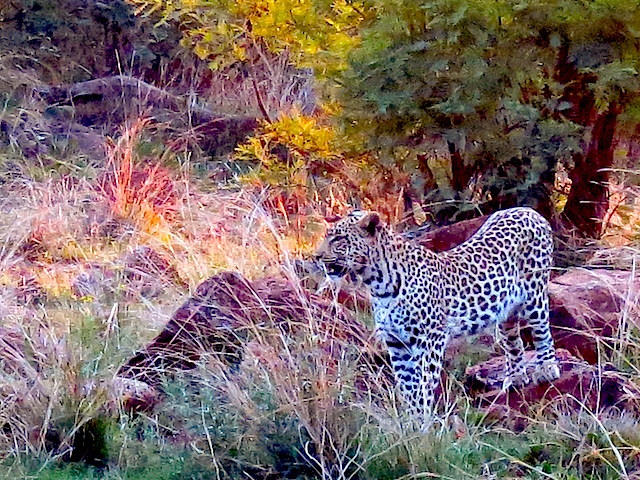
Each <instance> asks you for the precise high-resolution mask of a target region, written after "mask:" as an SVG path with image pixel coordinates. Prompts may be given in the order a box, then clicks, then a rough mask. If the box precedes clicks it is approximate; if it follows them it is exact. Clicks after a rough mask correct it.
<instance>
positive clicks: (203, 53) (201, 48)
mask: <svg viewBox="0 0 640 480" xmlns="http://www.w3.org/2000/svg"><path fill="white" fill-rule="evenodd" d="M193 53H195V54H196V55H197V56H198V58H199V59H200V60H204V59H205V58H207V57H208V56H209V49H208V48H207V47H206V45H205V44H204V43H201V42H200V43H196V44H195V46H194V47H193Z"/></svg>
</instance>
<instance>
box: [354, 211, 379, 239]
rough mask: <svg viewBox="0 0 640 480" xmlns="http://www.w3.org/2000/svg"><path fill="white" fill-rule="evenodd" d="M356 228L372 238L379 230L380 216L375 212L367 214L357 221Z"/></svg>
mask: <svg viewBox="0 0 640 480" xmlns="http://www.w3.org/2000/svg"><path fill="white" fill-rule="evenodd" d="M358 226H359V227H360V228H362V229H363V230H364V231H365V232H367V234H368V235H369V236H370V237H373V236H375V234H376V233H377V232H378V230H379V229H380V215H378V214H377V213H376V212H370V213H367V214H366V215H365V216H364V217H362V218H361V219H360V220H359V221H358Z"/></svg>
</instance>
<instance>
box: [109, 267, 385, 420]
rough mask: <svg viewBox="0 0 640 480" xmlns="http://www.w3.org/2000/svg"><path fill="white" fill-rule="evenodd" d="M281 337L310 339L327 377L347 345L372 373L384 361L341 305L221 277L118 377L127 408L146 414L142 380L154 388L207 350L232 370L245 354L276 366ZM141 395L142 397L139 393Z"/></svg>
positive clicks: (281, 286)
mask: <svg viewBox="0 0 640 480" xmlns="http://www.w3.org/2000/svg"><path fill="white" fill-rule="evenodd" d="M283 338H287V339H289V338H291V339H293V342H297V344H300V345H302V344H304V341H305V340H308V339H309V338H313V339H314V342H313V343H314V345H315V346H314V347H313V350H309V351H308V354H309V355H311V356H315V357H316V358H321V359H322V360H321V362H323V363H324V369H325V370H324V371H325V374H326V376H327V377H328V378H331V377H332V376H336V377H339V372H338V371H337V368H336V365H337V363H338V362H339V361H340V360H341V359H342V355H343V354H344V349H345V348H346V347H345V346H347V345H349V346H354V345H357V346H358V349H359V351H360V352H362V359H363V361H365V362H366V363H368V364H369V365H370V366H372V368H375V366H376V365H380V364H381V362H382V363H384V359H381V357H380V351H379V346H378V344H377V343H376V342H375V341H374V340H373V339H372V338H371V332H370V331H369V330H368V329H367V328H366V327H365V326H364V325H362V323H361V322H359V321H356V319H355V318H354V317H353V316H352V315H351V314H350V313H349V312H348V311H347V310H345V309H344V308H342V306H340V305H339V304H338V303H335V302H329V301H327V300H325V299H323V298H321V297H319V296H317V295H314V294H311V293H309V292H307V291H305V290H302V289H301V288H300V287H299V285H297V284H294V283H292V282H290V281H288V280H286V279H284V278H279V277H266V278H262V279H259V280H256V281H253V282H251V281H249V280H247V279H246V278H244V277H242V276H241V275H239V274H237V273H233V272H222V273H220V274H218V275H215V276H213V277H211V278H209V279H208V280H206V281H205V282H203V283H202V284H201V285H200V286H199V287H198V288H197V290H196V292H195V294H194V295H193V296H192V297H191V298H189V299H188V300H187V301H186V302H185V303H184V304H183V305H182V306H181V307H180V308H179V309H178V310H177V311H176V312H175V314H174V315H173V317H172V318H171V320H169V322H168V323H167V324H166V326H165V327H164V329H163V330H162V331H161V332H160V333H159V334H158V335H157V337H156V338H155V339H154V340H153V341H152V342H151V343H150V344H148V345H147V346H146V347H145V348H144V349H143V350H142V351H140V352H138V353H137V354H135V355H134V356H133V357H132V358H131V359H129V361H127V362H126V363H125V364H124V365H123V366H122V367H120V369H119V371H118V373H117V375H116V376H117V378H118V379H126V380H127V381H122V380H119V382H120V383H121V384H123V385H127V386H128V388H126V389H122V390H123V393H124V396H125V397H126V399H127V404H128V405H129V406H135V407H137V408H143V409H147V408H150V407H153V403H154V402H156V401H157V400H158V398H159V397H158V396H157V395H156V393H155V391H154V390H149V389H147V388H146V387H145V388H143V389H140V388H139V386H140V383H139V382H143V383H144V384H146V385H149V386H150V387H152V389H158V388H159V387H160V385H161V383H162V382H161V381H162V377H163V376H164V375H165V374H167V373H169V374H170V373H172V372H175V371H176V370H189V369H193V368H195V367H196V365H197V362H198V361H199V360H200V359H201V356H202V355H203V354H205V353H206V354H208V355H212V356H214V357H215V358H216V359H218V360H219V361H220V362H221V363H222V364H223V365H225V366H226V367H227V368H230V369H232V370H233V369H234V368H237V367H238V365H239V364H240V362H241V361H242V360H243V358H244V357H245V356H246V355H247V354H249V355H250V356H251V359H252V360H255V361H258V362H265V363H269V362H272V361H273V362H279V361H281V360H279V359H278V358H277V357H278V356H279V355H280V354H281V353H282V354H285V353H286V352H282V350H283V348H282V347H283V343H282V342H283ZM265 352H267V353H265ZM282 363H285V362H282ZM274 368H277V367H274ZM131 385H135V386H136V388H130V386H131ZM138 391H140V392H144V393H143V394H141V395H137V394H136V393H135V392H138ZM149 391H151V392H152V393H149ZM146 399H151V400H152V404H148V403H146Z"/></svg>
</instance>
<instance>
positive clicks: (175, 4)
mask: <svg viewBox="0 0 640 480" xmlns="http://www.w3.org/2000/svg"><path fill="white" fill-rule="evenodd" d="M130 1H132V2H133V3H134V4H136V5H138V6H139V8H138V10H139V11H140V12H143V11H144V12H148V11H149V10H150V9H154V10H156V9H158V8H161V9H162V11H163V14H164V17H165V18H168V17H171V18H174V19H179V20H180V21H181V22H183V25H185V26H187V29H186V36H187V37H188V40H189V41H188V42H186V43H187V44H189V45H190V46H191V47H192V48H193V49H194V52H195V53H196V55H197V56H198V57H200V58H201V59H205V58H208V59H209V60H210V61H211V62H212V66H213V67H214V68H220V67H221V66H223V65H224V64H225V63H226V64H228V63H229V62H232V61H234V60H241V61H244V60H246V59H247V52H246V48H247V45H249V44H256V43H262V44H264V45H266V46H267V47H268V48H269V49H270V50H272V51H274V52H279V51H282V50H285V49H286V50H289V51H290V52H291V58H292V59H295V60H296V61H298V62H299V64H300V65H303V66H313V67H314V68H316V69H317V70H318V71H321V72H328V71H336V70H342V69H344V68H346V65H347V63H346V56H347V55H348V53H349V52H350V51H351V50H352V49H353V48H355V47H356V46H357V45H358V44H359V42H360V40H359V37H358V26H359V25H360V23H361V22H362V20H363V19H364V18H365V13H364V12H367V7H365V4H364V2H360V1H358V2H349V1H347V0H335V1H334V2H332V3H330V2H326V1H323V0H234V1H231V0H208V1H206V2H202V1H201V0H130ZM218 57H220V58H218ZM225 59H226V60H225Z"/></svg>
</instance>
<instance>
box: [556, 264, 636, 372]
mask: <svg viewBox="0 0 640 480" xmlns="http://www.w3.org/2000/svg"><path fill="white" fill-rule="evenodd" d="M639 295H640V277H638V276H634V275H633V274H632V273H631V272H624V271H610V270H586V269H575V270H571V271H569V272H568V273H565V274H564V275H561V276H559V277H556V278H555V279H554V280H553V281H551V282H550V283H549V297H550V303H551V305H550V315H551V320H550V321H551V326H552V335H553V338H554V341H555V343H556V346H557V347H559V348H565V349H567V350H569V351H570V352H571V353H572V354H574V355H576V356H578V357H580V358H582V359H584V360H586V361H587V362H589V363H592V364H595V363H597V362H598V357H599V355H600V356H601V355H602V354H603V353H604V352H606V351H607V350H608V349H610V347H611V346H612V345H614V344H615V341H616V339H617V337H618V332H619V329H620V326H621V324H622V323H623V322H626V323H629V324H630V325H632V326H635V327H637V326H638V318H640V317H639V314H640V309H639V305H638V303H639V302H638V296H639Z"/></svg>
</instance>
